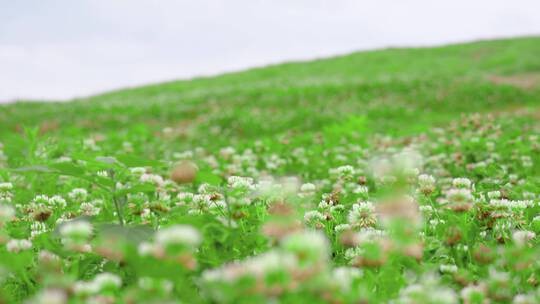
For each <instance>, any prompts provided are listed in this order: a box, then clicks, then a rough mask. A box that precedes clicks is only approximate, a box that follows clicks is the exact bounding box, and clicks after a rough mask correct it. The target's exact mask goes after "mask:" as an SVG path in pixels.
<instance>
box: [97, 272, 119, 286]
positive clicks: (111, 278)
mask: <svg viewBox="0 0 540 304" xmlns="http://www.w3.org/2000/svg"><path fill="white" fill-rule="evenodd" d="M92 282H93V284H94V285H95V287H96V289H97V290H98V291H101V290H104V289H117V288H119V287H120V286H122V279H120V277H119V276H117V275H115V274H112V273H108V272H104V273H100V274H98V275H96V276H95V278H94V280H92Z"/></svg>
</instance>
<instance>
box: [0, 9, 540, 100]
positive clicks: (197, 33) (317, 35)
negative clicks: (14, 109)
mask: <svg viewBox="0 0 540 304" xmlns="http://www.w3.org/2000/svg"><path fill="white" fill-rule="evenodd" d="M156 3H157V2H155V1H150V0H132V1H125V0H119V1H115V2H110V1H105V0H95V1H91V0H83V1H77V2H72V1H61V0H51V1H47V3H43V2H42V1H38V0H36V1H20V2H8V1H7V0H0V18H2V20H3V26H2V27H0V70H1V71H2V72H0V83H2V86H1V87H0V102H8V101H15V100H21V99H23V100H38V101H39V100H44V101H45V100H55V101H56V100H69V99H72V98H75V97H85V96H91V95H95V94H99V93H103V92H108V91H112V90H116V89H121V88H126V87H133V86H139V85H146V84H152V83H159V82H164V81H173V80H183V79H191V78H195V77H201V76H213V75H219V74H223V73H226V72H234V71H240V70H245V69H249V68H253V67H261V66H266V65H272V64H278V63H284V62H290V61H305V60H312V59H316V58H322V57H330V56H336V55H341V54H347V53H351V52H355V51H364V50H373V49H382V48H388V47H426V46H438V45H446V44H454V43H462V42H469V41H476V40H488V39H500V38H510V37H516V36H519V37H521V36H538V35H540V18H537V16H536V14H535V12H538V11H540V2H538V1H534V0H516V1H514V2H512V4H509V3H508V2H507V1H503V0H491V1H487V0H478V1H474V2H470V1H465V0H457V1H452V2H445V3H436V4H435V3H432V2H430V1H428V0H407V1H400V2H396V1H392V0H381V1H353V0H335V1H323V0H320V1H319V0H310V1H308V0H295V1H284V0H275V1H263V0H259V1H248V0H236V1H224V0H215V1H211V0H206V1H200V2H196V3H191V2H189V1H172V0H163V1H159V4H161V5H160V6H156V5H155V4H156Z"/></svg>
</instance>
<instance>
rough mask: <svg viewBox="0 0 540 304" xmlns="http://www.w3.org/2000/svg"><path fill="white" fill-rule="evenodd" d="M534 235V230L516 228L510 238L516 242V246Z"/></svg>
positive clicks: (524, 242)
mask: <svg viewBox="0 0 540 304" xmlns="http://www.w3.org/2000/svg"><path fill="white" fill-rule="evenodd" d="M535 237H536V234H535V233H534V232H532V231H527V230H518V231H515V232H514V233H513V234H512V240H514V243H516V245H518V246H523V245H525V244H526V243H527V242H528V241H530V240H532V239H534V238H535Z"/></svg>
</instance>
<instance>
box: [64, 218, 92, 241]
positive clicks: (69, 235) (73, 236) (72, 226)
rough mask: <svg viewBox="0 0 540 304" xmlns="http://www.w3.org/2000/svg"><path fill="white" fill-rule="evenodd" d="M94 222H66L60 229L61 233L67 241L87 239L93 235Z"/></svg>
mask: <svg viewBox="0 0 540 304" xmlns="http://www.w3.org/2000/svg"><path fill="white" fill-rule="evenodd" d="M92 230H93V227H92V224H90V223H89V222H87V221H82V220H81V221H70V222H67V223H64V224H63V225H62V226H61V227H60V229H59V232H60V235H61V236H62V239H63V240H65V241H75V240H87V239H88V238H90V236H91V235H92Z"/></svg>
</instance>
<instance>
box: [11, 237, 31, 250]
mask: <svg viewBox="0 0 540 304" xmlns="http://www.w3.org/2000/svg"><path fill="white" fill-rule="evenodd" d="M6 248H7V251H9V252H14V253H18V252H21V251H24V250H29V249H30V248H32V242H30V241H29V240H25V239H22V240H21V239H11V240H10V241H9V242H8V243H7V244H6Z"/></svg>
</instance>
